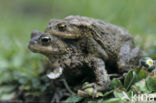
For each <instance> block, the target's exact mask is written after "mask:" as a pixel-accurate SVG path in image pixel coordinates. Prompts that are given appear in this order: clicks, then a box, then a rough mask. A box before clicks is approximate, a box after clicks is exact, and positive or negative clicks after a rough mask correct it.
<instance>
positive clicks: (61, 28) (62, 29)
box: [58, 24, 67, 31]
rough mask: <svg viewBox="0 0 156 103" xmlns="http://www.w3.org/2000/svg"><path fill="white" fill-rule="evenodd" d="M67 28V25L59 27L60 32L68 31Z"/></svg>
mask: <svg viewBox="0 0 156 103" xmlns="http://www.w3.org/2000/svg"><path fill="white" fill-rule="evenodd" d="M66 27H67V25H65V24H59V25H58V29H59V31H65V30H66Z"/></svg>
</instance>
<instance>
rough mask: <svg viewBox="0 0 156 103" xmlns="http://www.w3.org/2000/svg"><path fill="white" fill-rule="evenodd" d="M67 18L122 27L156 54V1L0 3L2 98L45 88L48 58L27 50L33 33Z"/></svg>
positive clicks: (12, 0) (150, 53) (31, 0)
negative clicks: (44, 70)
mask: <svg viewBox="0 0 156 103" xmlns="http://www.w3.org/2000/svg"><path fill="white" fill-rule="evenodd" d="M68 15H82V16H89V17H93V18H97V19H102V20H104V21H106V22H110V23H112V24H116V25H119V26H122V27H124V28H126V29H127V30H128V31H129V32H130V33H131V34H132V35H134V37H135V42H136V43H137V46H138V47H141V48H142V49H145V51H146V52H145V55H147V56H153V55H154V53H155V52H156V51H155V47H156V46H155V45H156V42H155V40H156V34H155V33H156V0H0V99H8V98H11V97H12V96H13V95H14V94H15V92H14V91H15V90H18V89H19V88H20V89H21V88H22V89H25V90H34V91H35V92H36V91H44V90H45V89H46V87H45V85H44V84H41V83H40V79H41V77H40V75H39V74H40V73H42V71H43V64H44V63H43V62H45V60H46V58H45V57H44V56H41V55H39V54H34V53H32V52H30V51H29V50H28V49H27V45H28V42H29V40H30V33H31V31H32V30H34V29H38V30H40V31H44V29H45V28H46V27H47V25H48V23H49V20H50V19H51V18H64V17H66V16H68ZM150 48H152V49H150ZM149 49H150V50H149ZM153 57H156V56H153ZM21 85H22V86H21ZM19 86H20V87H19ZM47 86H48V85H47Z"/></svg>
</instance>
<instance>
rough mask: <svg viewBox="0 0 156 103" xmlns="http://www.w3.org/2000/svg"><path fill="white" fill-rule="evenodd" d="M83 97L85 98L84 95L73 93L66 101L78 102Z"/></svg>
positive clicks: (67, 102) (70, 102)
mask: <svg viewBox="0 0 156 103" xmlns="http://www.w3.org/2000/svg"><path fill="white" fill-rule="evenodd" d="M82 99H83V97H81V96H79V95H71V96H70V97H68V98H67V99H66V100H65V101H64V103H77V102H79V101H81V100H82Z"/></svg>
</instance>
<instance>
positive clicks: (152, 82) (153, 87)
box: [145, 76, 156, 92]
mask: <svg viewBox="0 0 156 103" xmlns="http://www.w3.org/2000/svg"><path fill="white" fill-rule="evenodd" d="M145 81H146V86H147V88H148V89H149V90H150V91H151V92H156V77H150V76H149V77H147V78H146V80H145Z"/></svg>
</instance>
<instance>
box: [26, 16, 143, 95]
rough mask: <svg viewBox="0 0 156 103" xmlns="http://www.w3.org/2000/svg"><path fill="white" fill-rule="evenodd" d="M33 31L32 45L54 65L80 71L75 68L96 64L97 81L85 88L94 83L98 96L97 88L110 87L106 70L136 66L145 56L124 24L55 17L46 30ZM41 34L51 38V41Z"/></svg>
mask: <svg viewBox="0 0 156 103" xmlns="http://www.w3.org/2000/svg"><path fill="white" fill-rule="evenodd" d="M31 35H32V36H31V41H30V44H29V49H30V50H32V51H33V52H39V53H41V54H44V55H46V56H47V57H48V58H49V60H50V61H51V63H52V64H53V65H52V67H53V68H58V67H62V68H65V69H66V70H69V69H70V70H69V71H72V70H73V71H77V69H76V68H81V67H83V66H84V65H87V66H88V67H90V68H93V69H91V70H94V73H95V77H96V82H95V83H91V84H88V85H87V86H86V87H84V88H83V89H86V88H90V87H93V88H94V90H95V91H94V93H93V95H92V96H93V97H98V96H97V95H96V93H97V92H98V91H103V90H106V89H108V88H109V84H110V78H109V76H108V73H107V71H109V72H110V71H111V72H115V71H117V72H118V73H123V72H125V71H128V70H129V69H130V68H133V67H136V66H137V64H138V61H139V59H140V58H141V56H142V55H141V54H142V53H141V52H140V50H139V49H138V48H135V46H134V43H133V39H132V37H131V36H130V34H129V33H128V32H127V31H125V30H124V29H123V28H121V27H118V26H115V25H112V24H109V23H105V22H103V21H101V20H97V19H92V18H87V17H81V16H69V17H66V18H65V19H62V20H56V19H52V20H51V21H50V24H49V26H48V27H47V28H46V30H45V33H41V32H38V31H33V32H32V34H31ZM42 37H43V39H44V37H45V38H46V39H47V38H50V40H49V42H48V40H42V39H41V38H42ZM51 38H53V39H52V40H51ZM106 68H107V70H106ZM78 71H79V70H78ZM82 92H83V91H80V92H79V94H81V93H82ZM84 94H85V93H84ZM87 95H88V94H85V96H87ZM83 96H84V95H83Z"/></svg>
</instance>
